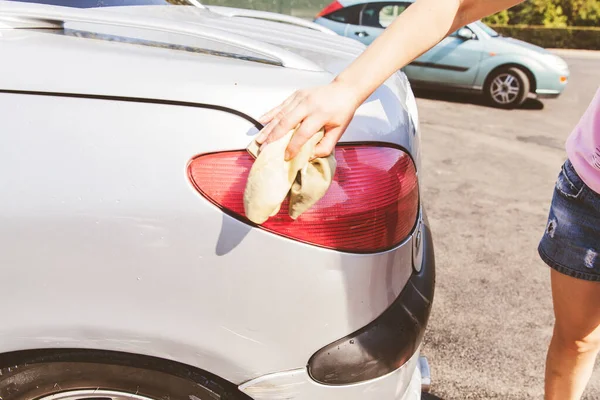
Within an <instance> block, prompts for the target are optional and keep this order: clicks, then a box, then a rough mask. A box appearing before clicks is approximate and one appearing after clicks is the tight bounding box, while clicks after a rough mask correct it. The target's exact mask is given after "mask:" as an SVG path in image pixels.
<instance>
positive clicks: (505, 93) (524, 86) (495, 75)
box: [484, 67, 530, 109]
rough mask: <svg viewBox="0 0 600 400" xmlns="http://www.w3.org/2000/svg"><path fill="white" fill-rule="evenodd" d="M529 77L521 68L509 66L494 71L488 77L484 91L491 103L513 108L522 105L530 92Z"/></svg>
mask: <svg viewBox="0 0 600 400" xmlns="http://www.w3.org/2000/svg"><path fill="white" fill-rule="evenodd" d="M529 89H530V82H529V78H528V77H527V75H526V74H525V72H523V71H522V70H520V69H519V68H516V67H507V68H499V69H497V70H495V71H492V73H491V74H490V76H489V77H488V78H487V79H486V83H485V87H484V93H485V95H486V97H487V99H488V101H489V102H490V104H491V105H493V106H495V107H498V108H507V109H512V108H516V107H519V106H520V105H522V104H523V103H524V102H525V100H527V95H528V94H529Z"/></svg>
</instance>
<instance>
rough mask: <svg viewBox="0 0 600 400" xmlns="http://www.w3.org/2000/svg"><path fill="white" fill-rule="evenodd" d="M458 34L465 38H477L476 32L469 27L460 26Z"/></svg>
mask: <svg viewBox="0 0 600 400" xmlns="http://www.w3.org/2000/svg"><path fill="white" fill-rule="evenodd" d="M456 35H457V36H458V37H459V38H461V39H463V40H472V39H475V34H474V33H473V32H472V31H471V30H470V29H469V28H460V29H459V30H458V32H456Z"/></svg>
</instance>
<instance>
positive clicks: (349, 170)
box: [189, 145, 419, 253]
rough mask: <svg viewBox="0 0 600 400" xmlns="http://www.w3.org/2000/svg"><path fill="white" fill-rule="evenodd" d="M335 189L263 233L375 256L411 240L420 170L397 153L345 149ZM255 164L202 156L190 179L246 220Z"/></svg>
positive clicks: (246, 158) (241, 155) (241, 157)
mask: <svg viewBox="0 0 600 400" xmlns="http://www.w3.org/2000/svg"><path fill="white" fill-rule="evenodd" d="M336 159H337V162H338V167H337V170H336V173H335V177H334V179H333V182H332V184H331V187H330V188H329V190H328V191H327V193H326V194H325V197H323V198H322V199H321V200H320V201H319V202H318V203H317V204H315V205H314V206H313V207H312V208H311V209H309V210H308V211H307V212H305V213H304V214H302V215H301V216H300V217H299V218H298V219H297V220H296V221H294V220H292V219H291V218H290V217H289V215H288V202H287V200H286V201H285V202H284V204H283V205H282V206H281V211H280V212H279V213H278V214H277V215H275V216H273V217H271V218H269V220H268V221H267V222H265V223H264V224H263V225H261V226H260V227H261V228H262V229H264V230H267V231H269V232H272V233H275V234H277V235H281V236H285V237H287V238H290V239H294V240H298V241H301V242H304V243H309V244H313V245H317V246H321V247H326V248H330V249H335V250H340V251H345V252H353V253H370V252H378V251H383V250H386V249H390V248H392V247H394V246H396V245H398V244H399V243H400V242H402V241H403V240H404V239H406V237H407V236H408V235H409V234H410V232H411V231H412V229H413V226H414V225H415V222H416V220H417V213H418V206H419V189H418V184H417V175H416V170H415V165H414V164H413V161H412V159H411V158H410V157H409V156H408V155H407V154H406V153H405V152H403V151H402V150H399V149H397V148H392V147H376V146H364V145H343V146H339V147H338V148H337V149H336ZM253 162H254V160H253V159H252V157H251V156H250V155H249V154H248V153H247V152H246V151H232V152H224V153H213V154H205V155H201V156H198V157H196V158H194V159H193V160H192V162H191V163H190V165H189V176H190V179H191V180H192V182H193V184H194V186H195V187H196V188H197V189H198V191H200V193H201V194H202V195H203V196H204V197H206V198H207V199H209V200H210V201H211V202H213V203H214V204H215V205H217V206H219V207H221V208H222V209H223V210H224V211H226V212H227V213H229V214H230V215H232V216H234V217H236V218H238V219H242V220H243V221H245V222H248V223H250V222H249V221H248V220H247V219H246V218H245V217H244V203H243V196H244V189H245V187H246V179H247V176H248V173H249V172H250V167H251V166H252V163H253Z"/></svg>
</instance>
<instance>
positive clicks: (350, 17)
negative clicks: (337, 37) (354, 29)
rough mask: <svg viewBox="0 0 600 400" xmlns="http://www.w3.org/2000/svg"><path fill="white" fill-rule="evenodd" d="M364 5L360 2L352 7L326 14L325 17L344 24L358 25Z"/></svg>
mask: <svg viewBox="0 0 600 400" xmlns="http://www.w3.org/2000/svg"><path fill="white" fill-rule="evenodd" d="M363 7H364V5H363V4H358V5H355V6H352V7H346V8H342V9H341V10H338V11H336V12H333V13H331V14H328V15H326V16H325V18H327V19H330V20H332V21H335V22H341V23H343V24H352V25H358V21H359V16H360V12H361V10H362V8H363Z"/></svg>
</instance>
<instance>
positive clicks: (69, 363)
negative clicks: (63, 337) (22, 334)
mask: <svg viewBox="0 0 600 400" xmlns="http://www.w3.org/2000/svg"><path fill="white" fill-rule="evenodd" d="M81 390H83V391H85V390H87V391H88V392H89V391H90V390H94V391H96V392H97V394H93V396H92V397H93V399H95V400H110V399H111V397H109V395H107V393H109V392H118V393H120V394H123V396H122V397H118V398H123V399H134V398H136V396H142V398H145V399H152V400H163V399H170V400H190V399H193V400H216V399H220V400H238V399H244V400H245V399H249V398H248V397H247V396H245V395H243V394H242V393H240V392H239V391H237V389H236V388H235V386H234V385H230V384H228V383H227V382H224V381H222V380H220V379H218V378H217V377H215V376H213V375H212V374H208V373H204V372H200V371H198V370H195V369H192V368H190V367H187V366H184V365H182V364H178V363H171V362H167V361H164V360H160V359H156V358H152V357H145V356H135V355H131V354H125V353H111V352H90V351H81V350H72V351H65V352H57V351H42V352H25V353H20V354H18V355H17V356H15V355H8V356H1V357H0V399H2V400H32V399H44V398H46V397H48V396H51V395H55V394H57V393H61V394H63V395H65V394H66V395H68V394H69V393H72V394H73V395H74V397H71V398H73V399H75V398H79V396H78V395H76V394H75V393H73V392H75V391H81ZM81 398H82V399H83V398H85V397H84V396H83V395H82V396H81Z"/></svg>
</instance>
